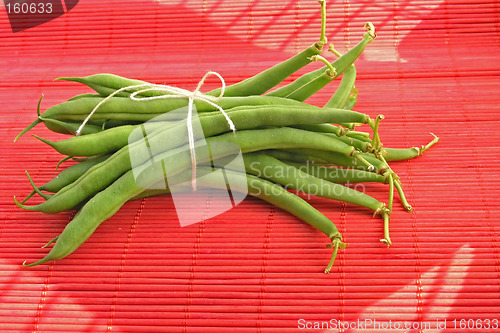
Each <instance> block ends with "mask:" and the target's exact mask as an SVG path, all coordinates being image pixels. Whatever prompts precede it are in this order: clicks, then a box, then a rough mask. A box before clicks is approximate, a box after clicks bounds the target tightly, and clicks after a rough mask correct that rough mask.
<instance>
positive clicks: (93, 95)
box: [56, 78, 103, 101]
mask: <svg viewBox="0 0 500 333" xmlns="http://www.w3.org/2000/svg"><path fill="white" fill-rule="evenodd" d="M56 80H61V78H59V79H56ZM69 81H71V80H69ZM87 97H103V95H101V94H79V95H76V96H73V97H71V98H70V99H68V101H74V100H77V99H80V98H87Z"/></svg>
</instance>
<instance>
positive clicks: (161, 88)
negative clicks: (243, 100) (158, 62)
mask: <svg viewBox="0 0 500 333" xmlns="http://www.w3.org/2000/svg"><path fill="white" fill-rule="evenodd" d="M211 75H215V76H217V77H218V78H219V79H220V81H221V84H222V85H221V90H220V94H219V96H217V97H215V96H210V95H205V94H203V93H201V92H200V89H201V87H202V86H203V83H204V82H205V80H206V79H207V78H208V77H209V76H211ZM139 88H145V89H140V90H137V91H135V92H133V93H131V94H130V96H129V98H130V99H131V100H133V101H143V100H154V99H167V98H185V99H188V115H187V130H188V142H189V150H190V152H191V170H192V171H191V187H192V188H193V191H196V152H195V147H194V134H193V119H192V117H193V104H194V101H195V100H196V101H202V102H205V103H207V104H209V105H211V106H213V107H214V108H216V109H217V110H218V111H220V112H221V113H222V114H223V115H224V117H225V118H226V121H227V123H228V125H229V128H230V129H231V130H232V131H233V132H235V131H236V127H235V126H234V123H233V121H232V120H231V119H230V118H229V116H228V114H227V113H226V112H225V111H224V109H222V108H221V107H220V106H219V105H217V104H216V102H218V101H219V100H220V99H221V98H222V97H223V96H224V91H225V89H226V82H225V81H224V79H223V78H222V76H221V75H220V74H219V73H217V72H212V71H209V72H207V73H206V74H205V75H204V76H203V78H202V79H201V80H200V82H198V86H197V87H196V89H195V90H194V91H192V92H191V91H189V90H186V89H182V88H177V87H173V86H167V85H160V84H150V83H146V84H140V85H135V86H128V87H123V88H120V89H118V90H116V91H114V92H113V93H112V94H110V95H108V96H107V97H106V98H104V99H103V100H102V101H100V102H99V103H98V104H97V105H96V106H95V107H94V109H93V110H92V111H91V112H90V113H89V115H88V116H87V117H86V118H85V120H84V121H83V122H82V124H81V125H80V127H79V128H78V130H77V131H76V133H75V135H76V136H79V135H80V134H81V131H82V130H83V128H84V126H85V124H87V122H88V121H89V120H90V118H91V117H92V115H93V114H94V113H95V112H96V111H97V109H98V108H99V107H100V106H101V105H102V104H104V103H105V102H107V101H108V100H110V99H111V98H112V97H113V96H115V95H116V94H118V93H120V92H122V91H125V90H130V89H139ZM150 91H155V92H166V93H170V95H158V96H145V97H138V96H137V95H139V94H142V93H145V92H150Z"/></svg>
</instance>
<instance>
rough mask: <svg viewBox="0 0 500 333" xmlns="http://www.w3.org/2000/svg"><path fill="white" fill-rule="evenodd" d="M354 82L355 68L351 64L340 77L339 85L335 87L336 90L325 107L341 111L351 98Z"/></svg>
mask: <svg viewBox="0 0 500 333" xmlns="http://www.w3.org/2000/svg"><path fill="white" fill-rule="evenodd" d="M355 81H356V67H354V64H352V65H351V66H349V67H348V68H347V69H346V71H345V72H344V74H343V75H342V79H341V80H340V84H339V86H338V87H337V90H336V91H335V93H334V94H333V95H332V97H330V99H329V100H328V102H327V103H326V104H325V106H326V107H330V108H338V109H343V108H344V107H345V106H346V104H347V102H348V101H349V97H350V96H351V92H352V89H353V88H354V82H355Z"/></svg>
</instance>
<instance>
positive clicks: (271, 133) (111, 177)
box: [15, 126, 355, 214]
mask: <svg viewBox="0 0 500 333" xmlns="http://www.w3.org/2000/svg"><path fill="white" fill-rule="evenodd" d="M174 130H177V131H179V130H180V131H185V130H186V129H185V127H184V126H178V127H177V128H174V127H171V128H169V130H168V131H169V133H170V135H169V136H168V140H169V141H168V142H166V141H165V140H163V141H161V140H160V139H161V138H162V136H161V135H160V134H161V133H162V132H161V131H159V134H157V135H159V137H155V135H150V136H149V137H148V141H149V142H150V143H151V142H154V140H160V141H158V142H161V143H163V146H162V148H163V151H164V152H163V153H160V154H159V155H158V156H155V159H157V160H168V161H170V163H169V164H168V167H169V168H173V170H176V171H178V172H180V171H182V170H183V169H185V168H187V167H188V166H189V163H187V161H190V155H189V154H188V156H185V155H184V156H183V155H182V154H181V155H180V157H173V156H176V155H175V152H176V151H177V150H178V149H181V150H183V151H185V152H188V151H189V150H188V149H187V148H186V145H184V146H181V147H179V148H176V149H171V148H174V147H177V146H178V145H180V144H183V143H184V139H183V135H182V133H183V132H176V134H175V135H173V134H172V131H174ZM178 133H180V135H178ZM176 139H177V140H178V141H177V142H176ZM206 142H207V144H210V143H211V142H230V143H235V144H237V145H239V146H240V148H241V151H242V152H243V153H245V152H251V151H258V150H265V149H276V148H284V149H286V148H310V149H313V150H326V151H330V152H337V153H339V154H340V155H341V156H342V155H343V156H351V155H352V154H353V153H354V152H355V148H354V147H352V146H349V145H347V144H345V143H343V142H341V141H338V140H335V139H334V138H329V137H327V136H325V135H322V134H318V133H313V132H307V131H303V130H299V129H294V128H286V127H283V128H271V129H261V130H242V131H238V132H236V133H227V134H223V135H219V136H212V137H207V138H206ZM134 147H142V146H141V142H137V143H136V144H135V145H134V144H132V145H130V146H126V147H124V148H122V149H120V150H119V151H118V152H116V153H115V154H113V155H112V156H111V157H109V158H108V159H107V160H106V161H104V162H102V163H100V164H98V165H96V166H94V167H92V168H90V169H89V170H88V171H87V172H86V173H85V174H84V175H82V176H81V177H80V178H79V179H78V180H77V181H75V182H73V183H72V184H70V185H68V186H66V187H64V188H63V189H61V190H60V191H59V192H57V193H56V194H55V195H54V196H52V197H51V198H49V199H48V200H47V201H45V202H43V203H41V204H39V205H35V206H25V205H22V204H20V203H19V202H18V201H17V200H15V203H16V204H17V205H18V206H19V207H21V208H24V209H27V210H34V211H41V212H44V213H47V214H56V213H60V212H62V211H65V210H69V209H73V208H74V207H75V206H76V205H78V204H79V203H80V202H82V201H83V200H85V199H86V198H87V197H89V196H92V195H94V194H95V193H97V192H99V191H100V190H102V189H103V188H105V187H106V186H108V185H110V184H111V183H112V182H113V181H115V180H116V179H117V178H118V177H120V176H121V175H122V174H123V173H125V172H127V171H128V170H130V169H131V167H132V165H131V162H130V153H129V150H130V149H135V148H134ZM135 151H136V152H137V150H135ZM226 153H227V152H226ZM181 157H182V158H184V159H182V158H181ZM202 161H203V160H202ZM178 163H180V164H179V165H177V164H178ZM144 164H145V165H149V162H148V161H147V160H144ZM137 165H139V163H138V164H137ZM175 165H177V168H174V166H175Z"/></svg>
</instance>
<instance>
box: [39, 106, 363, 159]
mask: <svg viewBox="0 0 500 333" xmlns="http://www.w3.org/2000/svg"><path fill="white" fill-rule="evenodd" d="M318 109H319V108H317V107H311V108H309V107H297V106H293V107H292V106H288V107H286V108H285V107H282V106H279V105H263V106H258V107H248V106H239V107H235V108H232V109H229V110H227V113H228V115H229V118H230V119H231V120H232V122H233V123H234V125H235V127H236V128H237V129H241V130H243V129H254V128H260V127H263V126H290V125H297V124H302V125H304V124H306V125H311V126H314V124H316V123H323V122H330V123H337V122H344V121H359V122H368V121H369V117H368V116H367V115H365V114H362V113H358V112H354V111H346V110H341V109H330V108H324V109H323V110H321V112H318ZM199 120H200V124H201V126H202V129H203V132H204V133H205V136H212V135H218V134H221V133H224V132H227V131H229V130H230V129H229V127H228V125H227V120H226V118H225V116H224V115H223V114H222V113H220V112H215V113H208V112H207V113H201V114H200V115H199ZM183 123H184V122H183ZM162 124H168V125H169V126H171V125H170V124H171V123H167V122H161V121H158V122H150V123H148V124H147V125H146V126H147V130H148V132H151V131H154V130H156V129H159V128H160V127H161V126H163V125H162ZM137 126H141V125H129V126H119V127H114V128H111V129H108V130H105V131H101V132H98V133H95V134H89V135H83V136H76V137H72V138H69V139H65V140H60V141H49V140H46V139H43V138H41V137H39V136H36V135H34V136H35V137H36V138H37V139H39V140H41V141H43V142H44V143H46V144H48V145H50V146H52V147H53V148H54V149H55V150H56V151H58V152H59V153H61V154H63V155H69V156H92V155H100V154H105V153H109V152H112V151H116V150H118V149H120V148H122V147H124V146H126V145H127V144H128V143H129V141H128V140H129V136H130V134H131V133H132V131H133V130H134V129H136V128H137ZM184 126H185V125H184ZM329 128H331V129H332V131H335V127H333V126H330V127H329ZM339 129H340V128H339ZM339 140H341V141H343V142H345V143H348V144H353V145H354V146H355V147H356V148H358V146H359V147H360V148H361V150H362V151H369V149H368V145H369V143H359V144H357V140H355V139H350V138H339ZM365 146H366V147H365Z"/></svg>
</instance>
